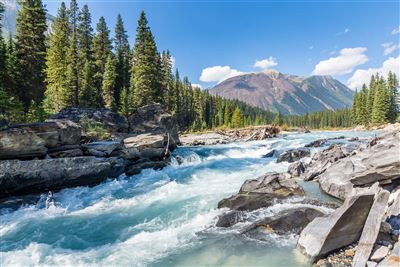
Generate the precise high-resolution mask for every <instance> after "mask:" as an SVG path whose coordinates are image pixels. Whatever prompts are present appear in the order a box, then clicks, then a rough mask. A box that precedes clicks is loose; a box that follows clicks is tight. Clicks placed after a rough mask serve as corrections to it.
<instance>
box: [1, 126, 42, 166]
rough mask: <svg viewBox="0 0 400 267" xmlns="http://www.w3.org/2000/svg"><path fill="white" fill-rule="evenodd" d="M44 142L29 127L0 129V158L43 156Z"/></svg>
mask: <svg viewBox="0 0 400 267" xmlns="http://www.w3.org/2000/svg"><path fill="white" fill-rule="evenodd" d="M45 145H46V142H45V141H44V140H43V139H42V138H40V137H39V136H37V134H35V133H34V132H33V131H32V130H30V129H29V128H20V129H9V130H6V131H0V159H16V158H33V157H43V156H45V155H46V153H47V147H46V146H45Z"/></svg>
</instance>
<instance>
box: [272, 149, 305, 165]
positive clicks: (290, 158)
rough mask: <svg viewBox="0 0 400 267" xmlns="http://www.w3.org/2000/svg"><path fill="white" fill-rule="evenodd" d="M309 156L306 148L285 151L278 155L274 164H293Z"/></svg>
mask: <svg viewBox="0 0 400 267" xmlns="http://www.w3.org/2000/svg"><path fill="white" fill-rule="evenodd" d="M308 156H310V150H309V149H307V148H294V149H290V150H287V151H285V152H283V153H282V154H280V155H279V157H278V159H277V160H276V162H278V163H279V162H284V161H287V162H295V161H297V160H299V159H301V158H304V157H308Z"/></svg>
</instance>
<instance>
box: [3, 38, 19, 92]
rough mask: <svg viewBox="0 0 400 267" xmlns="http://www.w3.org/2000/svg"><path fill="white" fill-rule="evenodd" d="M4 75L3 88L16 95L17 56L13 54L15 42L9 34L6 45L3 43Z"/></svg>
mask: <svg viewBox="0 0 400 267" xmlns="http://www.w3.org/2000/svg"><path fill="white" fill-rule="evenodd" d="M4 67H5V76H4V80H3V81H4V82H3V88H4V90H6V92H7V93H8V94H9V95H11V96H14V97H17V84H16V75H17V58H16V55H15V43H14V40H13V38H12V36H11V33H10V34H9V36H8V38H7V41H6V45H5V66H4Z"/></svg>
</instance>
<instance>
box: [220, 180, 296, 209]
mask: <svg viewBox="0 0 400 267" xmlns="http://www.w3.org/2000/svg"><path fill="white" fill-rule="evenodd" d="M301 195H304V191H303V189H302V188H301V187H300V186H299V185H298V184H297V183H296V181H294V180H292V179H290V175H289V174H287V173H267V174H265V175H263V176H261V177H259V178H257V179H252V180H247V181H245V182H244V184H243V185H242V187H241V188H240V191H239V193H238V194H236V195H233V196H231V197H229V198H225V199H223V200H221V201H220V202H219V203H218V208H230V209H232V210H256V209H259V208H262V207H268V206H270V205H272V203H273V202H274V201H275V200H279V199H283V198H286V197H289V196H301Z"/></svg>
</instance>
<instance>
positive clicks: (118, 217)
mask: <svg viewBox="0 0 400 267" xmlns="http://www.w3.org/2000/svg"><path fill="white" fill-rule="evenodd" d="M341 135H345V136H346V137H355V136H357V137H360V138H366V137H369V136H371V135H373V133H368V132H315V133H310V134H288V135H286V136H283V137H278V138H272V139H267V140H264V141H256V142H247V143H232V144H227V145H215V146H204V147H180V148H178V149H177V150H175V151H174V155H175V156H176V155H180V156H182V157H183V158H184V163H183V164H182V165H178V164H177V163H176V161H174V160H172V164H171V165H170V166H168V167H166V168H165V169H163V170H161V171H154V170H145V171H143V172H142V173H141V174H140V175H136V176H131V177H125V176H122V177H120V178H119V179H117V180H108V181H105V182H104V183H102V184H100V185H97V186H95V187H91V188H89V187H77V188H72V189H65V190H62V191H60V192H57V193H54V194H53V197H52V198H51V199H49V198H48V197H47V194H43V195H42V196H41V198H40V200H39V201H37V202H36V203H35V204H29V205H27V204H26V205H24V206H21V207H20V208H18V209H10V208H6V207H4V206H2V205H1V204H0V265H1V266H37V265H40V266H160V267H165V266H309V264H308V263H307V261H306V259H304V257H303V256H302V255H301V254H300V253H299V252H298V251H297V250H296V249H295V245H296V236H293V235H287V236H277V235H274V234H267V233H266V234H265V238H263V240H262V241H261V240H253V239H251V238H248V237H243V236H241V235H239V234H238V232H239V230H240V229H242V227H244V226H245V225H246V223H239V224H237V225H235V226H234V227H232V228H228V229H221V228H218V227H215V223H216V220H217V219H216V218H217V216H218V215H219V214H221V213H223V212H224V211H225V210H222V209H217V203H218V201H219V200H221V199H222V198H224V197H227V196H230V195H232V194H234V193H236V192H237V191H238V190H239V188H240V186H241V185H242V183H243V182H244V181H245V180H246V179H250V178H256V177H258V176H259V175H262V174H264V173H266V172H270V171H277V172H281V171H286V170H287V167H288V165H289V163H279V164H278V163H276V162H275V161H276V158H262V155H264V154H266V153H268V152H269V151H271V150H272V149H277V150H285V149H289V148H295V147H301V146H304V145H305V144H306V143H308V142H310V141H313V140H315V139H318V138H323V137H335V136H341ZM336 142H346V141H345V140H343V139H341V140H337V141H336ZM301 184H302V185H303V187H304V188H305V190H306V192H307V194H308V195H310V196H312V197H318V198H326V196H323V195H322V194H321V193H320V191H319V188H318V184H316V183H314V182H309V183H304V182H302V183H301ZM291 201H292V200H290V199H289V200H288V201H287V202H286V203H283V204H276V205H273V206H272V207H269V208H265V209H261V210H258V211H254V212H252V213H251V216H250V217H251V218H253V219H254V220H255V219H257V218H260V217H262V216H269V215H272V214H274V213H275V212H277V211H279V210H282V209H285V208H288V207H293V205H294V204H291ZM296 205H297V204H296Z"/></svg>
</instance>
